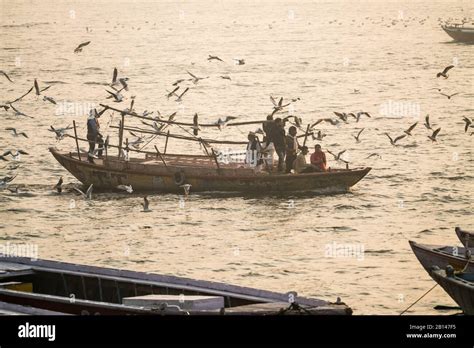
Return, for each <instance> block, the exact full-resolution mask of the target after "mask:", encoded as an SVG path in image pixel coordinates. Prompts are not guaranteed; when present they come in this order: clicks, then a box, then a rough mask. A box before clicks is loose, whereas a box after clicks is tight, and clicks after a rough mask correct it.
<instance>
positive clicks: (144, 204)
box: [142, 196, 151, 213]
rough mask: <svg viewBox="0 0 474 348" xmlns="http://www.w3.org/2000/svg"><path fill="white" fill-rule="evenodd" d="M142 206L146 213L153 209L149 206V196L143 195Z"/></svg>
mask: <svg viewBox="0 0 474 348" xmlns="http://www.w3.org/2000/svg"><path fill="white" fill-rule="evenodd" d="M142 207H143V210H142V211H143V212H144V213H149V212H151V209H150V208H149V207H150V202H149V201H148V196H145V197H143V203H142Z"/></svg>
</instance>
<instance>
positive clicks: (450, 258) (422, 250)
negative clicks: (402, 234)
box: [409, 241, 474, 275]
mask: <svg viewBox="0 0 474 348" xmlns="http://www.w3.org/2000/svg"><path fill="white" fill-rule="evenodd" d="M409 243H410V246H411V248H412V250H413V253H414V254H415V256H416V257H417V259H418V261H420V263H421V265H422V266H423V268H424V269H425V270H426V271H427V272H428V274H430V275H431V269H432V267H433V266H438V267H439V268H442V269H444V268H446V266H448V265H451V266H452V267H453V268H454V269H455V270H456V271H461V270H463V269H464V268H465V267H466V268H465V271H466V272H474V261H472V260H471V261H468V260H466V257H465V256H464V254H465V248H462V247H453V248H451V247H442V246H435V245H425V244H418V243H416V242H413V241H410V242H409ZM449 249H451V251H449ZM471 250H473V249H471Z"/></svg>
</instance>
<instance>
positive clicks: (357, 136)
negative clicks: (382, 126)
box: [353, 128, 365, 143]
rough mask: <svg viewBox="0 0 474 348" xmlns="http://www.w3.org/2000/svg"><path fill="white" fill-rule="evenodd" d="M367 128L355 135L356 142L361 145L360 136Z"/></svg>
mask: <svg viewBox="0 0 474 348" xmlns="http://www.w3.org/2000/svg"><path fill="white" fill-rule="evenodd" d="M364 129H365V128H362V129H361V130H360V131H359V133H357V135H353V137H354V139H355V140H356V142H358V143H360V135H361V133H362V132H363V131H364Z"/></svg>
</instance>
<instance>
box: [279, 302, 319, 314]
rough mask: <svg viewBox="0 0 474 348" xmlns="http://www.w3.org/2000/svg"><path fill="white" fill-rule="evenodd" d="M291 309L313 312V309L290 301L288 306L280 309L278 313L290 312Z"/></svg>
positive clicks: (307, 312)
mask: <svg viewBox="0 0 474 348" xmlns="http://www.w3.org/2000/svg"><path fill="white" fill-rule="evenodd" d="M290 311H297V312H304V313H306V314H311V311H309V310H307V309H306V308H304V307H302V306H301V305H299V304H298V303H296V302H292V303H290V305H289V306H288V307H286V308H282V309H280V311H279V312H278V314H285V313H286V312H290Z"/></svg>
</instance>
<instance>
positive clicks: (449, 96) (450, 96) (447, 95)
mask: <svg viewBox="0 0 474 348" xmlns="http://www.w3.org/2000/svg"><path fill="white" fill-rule="evenodd" d="M440 94H441V95H444V96H445V97H446V98H448V99H451V98H452V97H454V96H455V95H458V94H459V93H454V94H451V95H449V94H444V93H440Z"/></svg>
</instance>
